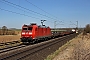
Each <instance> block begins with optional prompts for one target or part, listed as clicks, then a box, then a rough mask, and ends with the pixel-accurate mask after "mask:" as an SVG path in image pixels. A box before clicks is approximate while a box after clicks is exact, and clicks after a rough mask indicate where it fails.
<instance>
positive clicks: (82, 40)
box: [47, 33, 90, 60]
mask: <svg viewBox="0 0 90 60" xmlns="http://www.w3.org/2000/svg"><path fill="white" fill-rule="evenodd" d="M64 47H66V48H64ZM59 50H62V51H60V52H59V53H58V55H57V56H55V58H54V59H53V60H90V34H89V33H87V34H86V35H83V34H80V35H79V36H77V37H76V38H74V39H72V40H71V41H69V42H68V44H65V45H64V46H63V47H60V48H59ZM47 60H48V59H47Z"/></svg>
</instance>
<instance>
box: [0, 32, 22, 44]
mask: <svg viewBox="0 0 90 60" xmlns="http://www.w3.org/2000/svg"><path fill="white" fill-rule="evenodd" d="M15 34H16V35H0V43H2V42H10V41H16V40H20V37H21V35H20V34H21V31H20V30H15Z"/></svg>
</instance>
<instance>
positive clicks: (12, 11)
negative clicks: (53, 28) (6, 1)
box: [0, 8, 39, 19]
mask: <svg viewBox="0 0 90 60" xmlns="http://www.w3.org/2000/svg"><path fill="white" fill-rule="evenodd" d="M0 10H3V11H7V12H11V13H15V14H19V15H23V16H27V17H31V18H35V19H39V18H36V17H32V16H29V15H26V14H22V13H18V12H14V11H10V10H6V9H3V8H0Z"/></svg>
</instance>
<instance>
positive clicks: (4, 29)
mask: <svg viewBox="0 0 90 60" xmlns="http://www.w3.org/2000/svg"><path fill="white" fill-rule="evenodd" d="M6 31H7V27H6V26H3V27H2V32H3V35H4V34H5V32H6Z"/></svg>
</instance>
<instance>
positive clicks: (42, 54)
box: [0, 34, 77, 60]
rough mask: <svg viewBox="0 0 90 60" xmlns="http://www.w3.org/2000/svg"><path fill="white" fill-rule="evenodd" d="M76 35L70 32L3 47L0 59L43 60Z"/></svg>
mask: <svg viewBox="0 0 90 60" xmlns="http://www.w3.org/2000/svg"><path fill="white" fill-rule="evenodd" d="M76 35H77V34H70V35H66V36H63V37H59V38H55V39H51V40H49V41H45V42H41V43H37V44H33V45H28V46H24V47H23V46H22V47H18V46H17V47H18V48H17V47H16V48H12V49H11V50H8V49H7V50H6V49H5V50H6V51H4V50H2V51H4V52H1V54H0V60H43V59H45V58H46V57H47V55H49V54H51V53H52V52H54V51H55V50H57V49H58V48H59V47H60V46H62V45H63V44H65V43H66V42H67V41H69V40H70V39H72V38H74V37H75V36H76Z"/></svg>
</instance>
